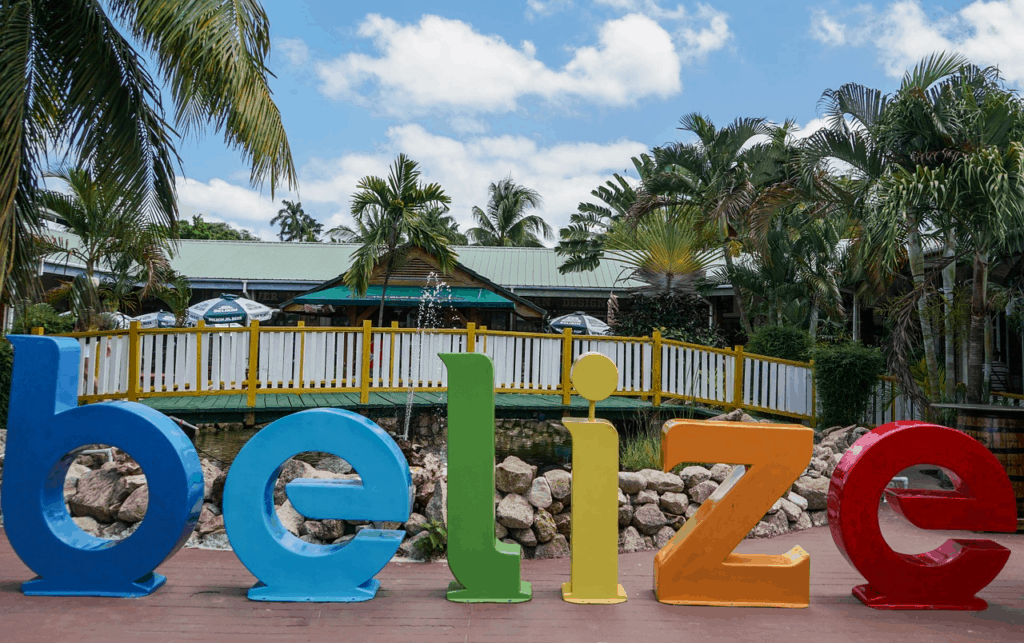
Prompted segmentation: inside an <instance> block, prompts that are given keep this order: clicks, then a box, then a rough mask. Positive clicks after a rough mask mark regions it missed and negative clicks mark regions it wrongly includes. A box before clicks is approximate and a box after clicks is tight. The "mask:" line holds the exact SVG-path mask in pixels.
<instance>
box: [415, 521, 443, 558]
mask: <svg viewBox="0 0 1024 643" xmlns="http://www.w3.org/2000/svg"><path fill="white" fill-rule="evenodd" d="M423 531H424V532H426V534H427V537H426V538H423V539H421V540H419V541H417V542H416V548H417V549H419V550H420V552H422V554H423V556H424V557H425V558H434V557H435V556H442V555H444V553H445V551H447V550H448V530H447V529H446V528H445V526H444V525H442V524H441V523H440V522H439V521H437V520H428V521H427V522H426V524H424V525H423Z"/></svg>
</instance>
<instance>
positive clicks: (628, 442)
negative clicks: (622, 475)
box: [619, 431, 661, 471]
mask: <svg viewBox="0 0 1024 643" xmlns="http://www.w3.org/2000/svg"><path fill="white" fill-rule="evenodd" d="M619 467H620V468H621V469H622V470H623V471H639V470H641V469H658V470H660V469H661V434H660V432H658V433H655V432H651V431H646V432H641V433H638V434H637V435H627V436H624V437H623V438H622V441H621V442H620V444H619Z"/></svg>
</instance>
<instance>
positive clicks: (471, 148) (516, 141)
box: [178, 124, 648, 243]
mask: <svg viewBox="0 0 1024 643" xmlns="http://www.w3.org/2000/svg"><path fill="white" fill-rule="evenodd" d="M647 150H648V146H647V145H646V144H643V143H638V142H635V141H629V140H618V141H611V142H608V143H592V142H562V143H557V144H553V145H547V146H545V145H541V144H538V143H537V142H536V141H535V140H533V139H530V138H527V137H525V136H510V135H506V136H480V137H471V138H469V139H467V140H464V141H463V140H456V139H453V138H449V137H446V136H440V135H437V134H433V133H431V132H428V131H427V130H425V129H424V128H423V127H422V126H420V125H415V124H407V125H400V126H396V127H392V128H390V129H389V130H388V132H387V141H386V142H385V143H383V144H382V145H381V146H380V149H379V150H377V151H375V152H373V153H362V152H355V153H350V154H345V155H342V156H340V157H337V158H333V159H314V160H313V161H311V162H309V163H307V164H306V165H304V166H303V167H302V168H300V170H299V175H300V180H301V184H300V189H301V193H300V194H299V195H296V196H288V195H285V196H284V197H282V196H281V195H278V204H279V203H280V199H281V198H299V199H301V201H302V204H303V207H304V209H305V210H306V211H307V212H309V213H310V214H312V215H314V216H316V218H317V219H319V220H320V221H321V222H322V223H324V227H325V229H327V228H331V227H334V226H336V225H339V224H343V223H344V224H349V225H350V224H351V222H352V220H351V217H350V216H349V214H348V212H349V199H350V197H351V195H352V193H353V192H355V191H356V183H357V182H358V181H359V179H361V178H362V177H364V176H366V175H376V176H387V173H388V170H389V166H390V164H391V163H392V162H393V161H394V159H395V157H396V156H397V155H398V153H399V152H404V153H406V154H407V155H409V156H410V157H411V158H412V159H414V160H415V161H417V162H418V163H419V165H420V170H421V171H422V173H423V175H422V179H423V180H425V181H431V182H433V181H436V182H438V183H440V184H441V186H442V187H443V188H444V190H445V192H447V193H448V195H449V196H451V198H452V206H451V208H452V211H451V214H452V215H453V216H454V217H455V219H456V220H457V221H458V222H459V224H460V225H461V227H462V229H463V230H465V229H466V228H468V227H471V226H472V223H471V221H472V217H471V215H470V211H471V209H472V207H473V206H474V205H477V206H480V207H484V206H485V205H486V203H487V187H488V185H489V184H490V183H492V182H495V181H498V180H500V179H502V178H504V177H506V176H509V175H511V176H512V178H513V179H515V181H516V182H518V183H520V184H522V185H525V186H527V187H530V188H532V189H534V190H537V191H538V192H540V194H541V196H542V197H543V198H544V205H543V207H542V208H541V209H540V210H539V211H538V214H540V215H541V216H543V217H544V218H545V219H546V220H547V221H548V223H550V224H551V226H552V227H554V228H555V229H556V230H557V229H558V228H559V227H561V226H564V225H566V224H567V223H568V221H569V215H570V214H572V213H573V212H575V211H576V207H577V205H578V204H579V203H580V202H581V201H590V200H592V199H593V197H592V196H591V194H590V191H591V190H593V189H594V188H596V187H597V186H599V185H601V184H602V183H604V182H605V181H606V180H608V179H610V178H611V175H612V173H614V172H619V173H622V172H624V171H625V169H626V168H630V167H632V166H631V164H630V161H629V159H630V158H631V157H633V156H639V155H640V154H642V153H644V152H646V151H647ZM178 192H179V199H180V200H181V202H182V204H183V210H184V209H185V207H186V206H188V207H191V208H194V209H195V210H196V211H201V212H205V213H209V214H210V215H212V216H213V217H216V218H218V219H222V220H225V221H228V222H230V223H232V224H234V225H238V226H240V227H246V228H255V229H256V230H257V233H258V234H260V236H262V237H263V238H267V239H270V238H273V236H274V234H275V231H273V230H271V229H270V228H269V221H270V219H271V218H273V216H274V215H275V214H276V213H277V210H278V209H279V208H280V205H278V204H275V203H274V202H272V201H271V200H270V199H269V197H268V196H266V195H260V194H258V193H257V192H255V191H254V190H251V189H249V188H246V187H241V186H239V185H236V184H232V183H228V182H226V181H222V180H220V179H213V180H211V181H209V182H205V183H203V182H199V181H194V180H191V179H181V180H179V184H178ZM549 243H551V242H549Z"/></svg>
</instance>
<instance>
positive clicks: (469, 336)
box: [466, 322, 476, 353]
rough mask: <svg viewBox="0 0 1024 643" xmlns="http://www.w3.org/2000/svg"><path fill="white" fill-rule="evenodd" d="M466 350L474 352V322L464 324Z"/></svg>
mask: <svg viewBox="0 0 1024 643" xmlns="http://www.w3.org/2000/svg"><path fill="white" fill-rule="evenodd" d="M466 352H467V353H475V352H476V324H474V323H473V322H469V323H468V324H466Z"/></svg>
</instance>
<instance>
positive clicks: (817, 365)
mask: <svg viewBox="0 0 1024 643" xmlns="http://www.w3.org/2000/svg"><path fill="white" fill-rule="evenodd" d="M884 373H885V357H884V356H883V355H882V352H881V351H880V350H879V349H877V348H868V347H865V346H861V345H860V344H856V343H853V342H851V343H849V344H839V345H836V346H822V347H819V348H818V349H816V350H815V351H814V386H815V390H816V391H817V396H818V408H819V409H820V411H819V415H818V426H821V427H830V426H849V425H851V424H857V423H859V422H861V420H862V419H863V418H864V413H865V412H867V408H868V403H869V402H870V401H871V395H872V393H874V391H875V387H876V386H878V377H879V376H880V375H883V374H884Z"/></svg>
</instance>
